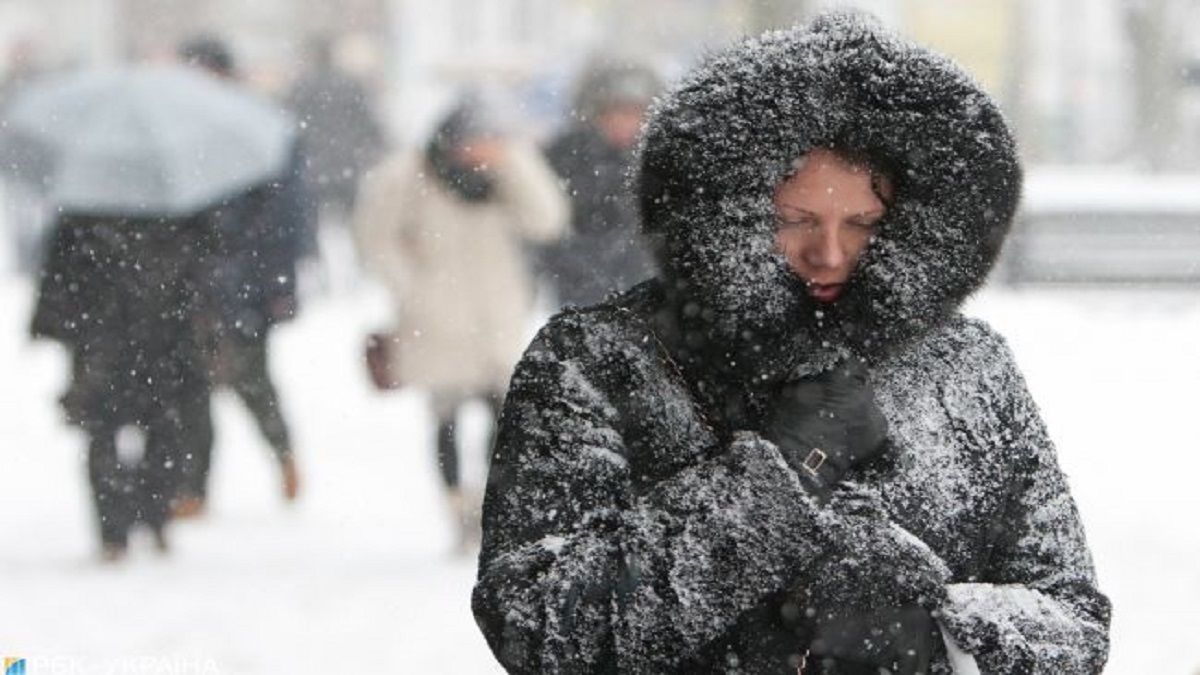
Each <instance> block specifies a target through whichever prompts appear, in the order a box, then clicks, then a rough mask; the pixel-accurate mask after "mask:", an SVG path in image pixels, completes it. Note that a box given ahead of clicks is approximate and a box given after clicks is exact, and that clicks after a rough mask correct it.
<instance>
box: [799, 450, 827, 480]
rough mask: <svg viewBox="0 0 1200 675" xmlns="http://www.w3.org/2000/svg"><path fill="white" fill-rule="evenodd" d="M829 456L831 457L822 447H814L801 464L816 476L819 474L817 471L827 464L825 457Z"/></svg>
mask: <svg viewBox="0 0 1200 675" xmlns="http://www.w3.org/2000/svg"><path fill="white" fill-rule="evenodd" d="M827 457H829V455H827V454H825V451H824V450H822V449H820V448H813V449H812V450H810V451H809V453H808V457H805V458H804V462H803V463H802V464H801V465H800V466H802V467H803V468H804V470H805V471H807V472H808V473H809V474H811V475H812V476H813V477H814V478H815V477H816V476H817V471H819V470H820V469H821V467H822V466H824V465H825V459H826V458H827Z"/></svg>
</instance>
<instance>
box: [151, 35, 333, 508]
mask: <svg viewBox="0 0 1200 675" xmlns="http://www.w3.org/2000/svg"><path fill="white" fill-rule="evenodd" d="M178 55H179V58H180V60H182V61H183V62H184V63H187V64H189V65H192V66H195V67H199V68H202V69H204V70H205V71H207V72H209V73H211V74H212V75H214V76H216V77H219V78H222V79H224V80H226V81H229V82H236V77H237V69H236V64H235V61H234V57H233V53H232V51H231V50H230V49H229V47H228V45H227V44H226V43H225V42H224V41H222V40H220V39H219V38H216V37H212V36H201V37H196V38H193V39H191V40H188V41H186V42H185V43H183V44H182V45H181V46H180V48H179V53H178ZM301 161H302V158H301V154H300V152H299V149H298V148H297V149H296V150H295V151H294V152H293V159H292V162H291V164H290V166H289V167H288V169H287V171H286V172H285V173H284V175H283V176H281V177H279V179H278V180H275V181H271V182H268V183H266V184H262V185H259V186H256V187H255V188H253V189H251V190H249V191H247V192H245V193H243V194H240V195H237V196H235V197H234V198H232V199H229V200H227V201H226V202H225V203H223V204H221V205H220V206H218V207H217V208H215V209H213V210H212V212H211V214H210V215H211V218H212V222H213V226H212V233H213V242H212V247H211V254H210V256H209V257H208V266H207V268H206V269H207V273H206V275H205V279H204V285H203V288H202V291H203V293H202V298H203V311H202V313H201V316H200V320H201V325H200V328H199V330H200V331H201V334H202V338H201V339H202V342H203V345H204V347H205V353H206V355H207V357H208V364H209V375H210V376H211V377H212V379H213V384H214V385H215V386H222V385H223V386H228V387H230V388H231V389H233V391H234V392H235V393H236V394H237V396H238V398H240V399H241V400H242V401H243V402H244V403H245V404H246V408H247V409H248V410H249V411H250V413H251V415H252V416H253V418H254V421H255V423H256V424H257V425H258V428H259V431H261V432H262V435H263V436H264V437H265V438H266V440H267V442H268V443H269V444H270V446H271V449H272V451H273V452H274V455H275V458H276V460H277V461H278V463H279V469H280V474H281V484H282V492H283V497H284V499H286V500H287V501H292V500H294V499H296V497H297V495H298V494H299V489H300V478H299V471H298V469H297V466H296V457H295V452H294V450H293V447H292V434H291V432H290V430H289V425H288V423H287V420H286V419H285V417H284V414H283V410H282V409H281V407H280V402H279V394H278V391H277V389H276V387H275V384H274V382H273V381H272V379H271V372H270V352H269V346H270V334H271V329H272V328H274V327H275V326H277V325H278V324H280V323H281V322H283V321H287V320H288V319H290V318H292V317H293V316H295V313H296V309H297V299H296V262H297V259H298V258H299V257H300V254H301V252H302V247H303V244H302V242H303V239H304V237H305V233H306V232H308V231H310V230H311V229H312V227H313V226H314V223H313V220H314V218H313V214H312V212H311V209H310V208H309V204H308V200H307V199H306V195H305V187H304V184H303V179H302V177H301V175H300V172H301ZM213 444H214V437H213V432H212V427H211V418H210V419H209V420H208V427H207V429H206V430H205V431H204V433H198V434H197V435H196V436H195V447H194V449H193V451H192V457H190V459H189V461H187V462H186V463H185V464H186V469H185V477H184V481H183V484H182V485H181V486H180V491H179V495H178V497H177V499H176V502H175V507H174V511H175V515H176V516H180V517H188V516H194V515H198V514H199V513H201V512H202V511H203V509H204V505H205V500H206V499H207V496H208V478H209V472H210V468H211V458H212V448H213Z"/></svg>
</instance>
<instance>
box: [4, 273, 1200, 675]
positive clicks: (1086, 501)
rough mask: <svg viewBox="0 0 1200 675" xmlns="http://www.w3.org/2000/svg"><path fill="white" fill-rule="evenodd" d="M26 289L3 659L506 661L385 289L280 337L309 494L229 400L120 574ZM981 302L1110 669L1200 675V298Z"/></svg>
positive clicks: (391, 665) (397, 668)
mask: <svg viewBox="0 0 1200 675" xmlns="http://www.w3.org/2000/svg"><path fill="white" fill-rule="evenodd" d="M31 300H32V293H31V289H30V288H29V286H28V285H27V283H26V282H25V281H22V280H17V279H15V278H13V277H4V278H3V280H2V281H0V306H3V307H4V308H5V312H4V313H3V315H0V372H2V373H3V380H4V382H3V385H2V388H0V485H2V486H3V487H2V489H0V540H2V541H3V547H2V548H0V656H21V657H24V658H26V659H27V660H28V663H29V670H28V673H29V674H30V675H34V674H37V675H41V674H42V673H59V672H61V673H93V672H95V673H106V672H116V673H122V672H138V673H150V672H153V673H326V672H347V673H379V672H411V673H482V672H496V671H498V667H497V666H496V665H495V664H494V663H493V661H492V659H491V656H490V654H489V652H488V650H487V647H486V645H485V644H484V642H483V640H482V638H481V636H480V635H479V632H478V630H477V629H476V627H475V625H474V622H473V620H472V618H471V615H470V612H469V608H468V602H469V593H470V588H471V585H472V581H473V577H474V573H475V568H474V561H473V560H465V559H455V558H453V557H452V556H451V555H450V554H449V549H450V538H449V535H448V532H447V530H448V528H447V521H446V518H445V515H444V513H443V510H442V504H441V502H440V500H439V494H438V491H437V489H436V486H437V483H436V480H435V478H436V474H435V467H434V464H433V457H432V453H431V451H430V450H428V449H427V448H428V447H429V442H428V436H429V434H430V433H431V429H430V427H429V423H428V422H427V420H426V419H425V416H424V408H423V405H422V401H421V399H420V398H419V397H418V396H417V395H416V394H412V393H408V392H405V393H402V394H399V395H394V396H389V397H380V396H377V395H376V394H374V393H373V392H372V391H371V390H370V389H369V385H368V383H367V379H366V375H365V372H364V369H363V367H362V366H361V365H360V363H359V361H358V356H359V350H360V347H361V344H360V343H361V340H362V337H363V336H364V334H365V333H366V332H367V331H368V330H370V329H372V328H375V327H376V326H377V324H378V323H379V320H380V318H381V316H382V309H383V303H382V297H381V295H379V294H378V293H377V292H376V291H375V290H374V289H368V290H365V291H362V292H359V293H352V294H341V295H334V296H326V297H324V298H321V299H318V300H315V301H312V302H310V303H309V305H308V306H307V307H306V308H304V311H303V312H302V315H301V317H300V318H299V319H298V320H297V321H296V322H294V323H292V324H290V325H287V326H286V327H284V328H282V329H281V330H280V331H279V332H278V334H277V336H276V343H275V345H274V347H275V352H274V354H273V359H274V361H273V366H274V368H275V372H276V374H277V376H278V378H279V382H280V386H281V389H282V395H283V397H284V403H285V404H286V409H287V412H288V413H289V414H290V416H291V419H292V420H293V423H294V425H295V428H296V433H297V436H298V439H299V442H298V444H297V445H298V452H299V459H300V461H301V468H302V471H303V478H304V479H305V483H304V493H303V495H302V498H301V501H300V503H299V504H298V505H297V506H296V507H294V508H288V507H286V506H285V505H284V504H283V502H282V500H281V498H280V497H279V494H278V492H279V490H278V486H277V484H276V483H277V476H276V473H275V471H274V465H273V463H272V460H271V457H270V454H269V452H268V450H267V447H266V445H265V443H264V442H263V441H262V440H261V438H260V437H259V436H258V435H257V432H256V431H255V430H254V429H253V428H252V426H251V423H250V417H249V415H248V414H247V413H246V412H245V411H244V409H242V408H241V407H240V403H239V402H237V401H236V400H235V399H234V398H233V397H232V395H230V394H222V395H221V397H220V398H219V399H218V404H217V406H216V415H217V426H218V448H217V451H216V455H215V458H214V463H215V467H214V475H213V486H214V488H213V495H212V499H211V508H210V511H209V513H208V515H207V516H206V517H205V518H204V519H202V520H200V521H197V522H187V523H183V524H180V525H177V526H175V527H174V529H173V530H172V532H171V534H172V542H173V545H174V550H173V552H172V553H171V554H170V556H168V557H165V558H163V557H159V556H157V555H156V554H154V553H153V552H152V550H151V548H150V545H149V542H148V541H144V542H139V541H135V545H134V548H133V551H132V555H131V559H130V560H128V561H127V563H126V564H124V565H121V566H115V567H105V566H101V565H100V564H99V563H98V562H97V561H96V555H95V554H96V550H95V547H96V540H95V535H94V533H93V532H92V530H91V527H92V522H91V518H92V516H91V513H90V508H91V507H90V504H89V502H88V492H87V484H86V481H85V474H84V468H83V458H82V455H81V453H82V437H81V436H80V435H78V434H77V432H75V431H74V430H71V429H68V428H67V427H65V426H64V425H63V424H61V423H60V421H59V414H58V410H57V407H56V405H55V398H56V396H57V395H58V393H59V392H60V389H61V388H62V385H63V382H64V378H65V371H66V363H65V358H64V353H63V352H62V351H61V350H60V349H59V348H58V347H57V346H56V345H53V344H50V343H37V344H31V343H29V342H28V341H27V340H26V338H25V337H24V331H25V325H26V322H27V319H28V313H29V309H30V303H31ZM968 311H969V313H972V314H975V315H977V316H981V317H984V318H986V319H988V320H989V321H991V322H992V323H993V325H994V326H996V327H997V328H998V329H999V331H1000V332H1001V333H1003V334H1004V335H1006V336H1007V337H1008V339H1009V341H1010V343H1011V345H1012V347H1013V349H1014V351H1015V352H1016V354H1017V358H1018V361H1019V363H1020V364H1021V366H1022V368H1023V369H1024V371H1025V373H1026V376H1027V378H1028V380H1029V385H1030V388H1031V389H1032V391H1033V394H1034V396H1035V398H1036V399H1037V400H1038V402H1039V403H1040V404H1041V406H1042V408H1043V412H1044V415H1045V417H1046V420H1047V423H1048V424H1049V427H1050V431H1051V435H1052V436H1053V438H1054V439H1055V441H1056V442H1057V444H1058V448H1059V452H1060V457H1061V461H1062V463H1063V465H1064V468H1065V470H1066V471H1067V473H1068V475H1069V476H1070V479H1071V483H1072V489H1073V491H1074V494H1075V496H1076V498H1077V500H1078V502H1079V505H1080V508H1081V511H1082V514H1083V518H1084V521H1085V523H1086V525H1087V527H1088V534H1089V537H1090V539H1091V544H1092V547H1093V551H1094V552H1095V556H1096V562H1097V566H1098V569H1099V575H1100V582H1101V587H1102V588H1103V589H1104V590H1105V591H1106V592H1107V593H1109V595H1110V597H1111V598H1112V600H1113V603H1114V608H1115V609H1114V620H1113V632H1112V655H1111V658H1110V661H1109V669H1108V671H1107V672H1110V673H1129V674H1134V673H1180V674H1184V675H1193V674H1194V673H1196V672H1200V670H1198V669H1200V644H1198V643H1197V642H1196V641H1195V640H1194V633H1195V630H1196V628H1197V627H1198V626H1200V571H1198V569H1197V566H1196V563H1195V561H1196V560H1197V559H1200V529H1198V528H1196V527H1195V526H1194V524H1193V522H1192V521H1193V519H1194V517H1195V514H1196V513H1200V490H1197V489H1196V487H1195V484H1194V481H1195V480H1196V470H1197V468H1200V459H1197V458H1196V456H1195V448H1196V447H1197V444H1196V439H1195V436H1196V434H1195V429H1194V427H1195V419H1196V401H1197V399H1196V394H1195V392H1196V391H1197V387H1198V386H1200V349H1197V343H1198V341H1200V294H1198V293H1196V292H1195V291H1190V292H1189V291H1184V290H1164V291H1151V290H1095V289H1081V290H1039V291H1025V292H1013V291H989V292H987V293H985V294H983V295H982V296H980V297H979V298H977V299H976V300H974V301H973V302H972V303H971V304H970V306H969V308H968ZM475 422H476V423H475V424H473V425H472V424H468V425H467V426H468V427H474V429H475V430H476V431H477V430H478V427H479V424H478V422H479V419H476V420H475ZM474 455H475V456H474V457H473V459H475V460H476V461H477V462H478V459H479V455H480V452H478V451H477V452H476V453H474ZM469 468H470V467H469ZM474 469H475V474H474V479H475V480H479V478H480V477H479V475H478V474H479V467H478V464H476V465H475V466H474Z"/></svg>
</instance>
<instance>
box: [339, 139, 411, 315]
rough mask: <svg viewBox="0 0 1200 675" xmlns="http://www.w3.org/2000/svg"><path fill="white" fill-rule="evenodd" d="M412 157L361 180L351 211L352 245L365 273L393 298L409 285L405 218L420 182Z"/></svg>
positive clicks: (386, 164) (391, 162) (387, 163)
mask: <svg viewBox="0 0 1200 675" xmlns="http://www.w3.org/2000/svg"><path fill="white" fill-rule="evenodd" d="M416 166H417V162H416V159H415V158H414V157H411V156H403V157H397V158H393V159H392V160H389V161H385V162H384V163H382V164H380V165H379V166H378V167H376V168H375V169H374V170H372V171H371V172H370V173H368V174H367V175H365V176H364V177H363V181H362V186H361V187H360V189H359V195H358V199H357V200H356V202H355V208H354V221H353V228H354V243H355V246H356V248H357V249H358V254H359V259H360V260H361V261H362V264H363V267H364V268H366V270H367V272H368V273H369V274H371V275H372V276H374V277H375V278H376V279H378V280H379V281H381V282H383V283H384V285H385V286H387V288H388V290H390V291H391V292H392V294H393V295H394V296H395V297H396V298H401V297H403V296H404V294H405V292H406V291H407V290H408V288H409V286H410V284H409V283H408V282H407V278H408V277H407V275H408V274H409V259H408V258H409V255H408V253H407V252H406V251H405V250H404V243H405V242H404V239H405V234H404V233H405V231H406V229H407V228H408V227H409V225H410V223H409V218H408V215H409V214H410V213H411V211H412V209H413V204H412V203H411V202H412V199H413V195H414V194H415V193H416V192H417V191H418V190H417V189H415V188H416V183H417V182H418V181H420V180H421V177H420V176H419V175H418V173H417V168H416Z"/></svg>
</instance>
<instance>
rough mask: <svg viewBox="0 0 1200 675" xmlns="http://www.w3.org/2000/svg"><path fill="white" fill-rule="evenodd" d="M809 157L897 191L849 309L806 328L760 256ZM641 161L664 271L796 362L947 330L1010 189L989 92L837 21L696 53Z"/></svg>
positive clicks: (788, 283) (994, 235) (1013, 196)
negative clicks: (842, 162)
mask: <svg viewBox="0 0 1200 675" xmlns="http://www.w3.org/2000/svg"><path fill="white" fill-rule="evenodd" d="M817 147H835V148H839V149H842V150H846V151H850V152H857V153H863V154H866V155H868V156H870V157H873V158H874V159H875V160H876V161H877V162H878V163H880V164H881V165H883V166H884V167H885V168H887V169H889V170H890V172H891V173H892V174H893V175H894V178H895V182H896V183H897V197H896V201H895V204H894V205H893V206H892V207H891V208H889V209H888V212H887V215H886V217H885V218H884V220H883V221H882V222H881V223H880V224H879V233H878V235H877V236H876V240H875V242H874V244H873V245H872V246H871V247H870V248H869V249H868V251H867V253H866V255H865V256H864V257H863V259H862V261H861V263H860V265H859V267H858V269H857V270H856V273H855V275H854V277H853V278H852V279H851V282H850V284H849V287H848V288H847V291H846V294H845V299H844V300H843V301H842V302H839V303H837V305H836V306H834V307H833V308H832V309H829V308H826V309H827V311H826V312H825V315H824V316H823V317H820V318H819V319H818V318H816V317H814V311H813V310H814V307H813V306H812V301H809V300H807V299H806V296H805V294H803V293H799V292H797V290H796V287H797V285H798V283H799V282H798V280H797V279H796V278H795V276H794V275H793V274H791V273H790V271H789V270H788V268H787V265H786V263H785V261H784V260H783V259H782V257H780V256H778V255H772V253H773V251H774V248H775V220H774V207H773V204H772V194H773V191H774V188H775V186H776V185H778V184H779V183H780V182H782V180H783V179H784V178H786V177H787V176H788V174H790V173H791V172H792V171H793V170H794V166H795V162H796V161H797V160H798V159H799V158H801V157H802V156H803V155H804V154H805V153H807V152H808V151H809V150H811V149H813V148H817ZM641 157H642V163H641V170H640V173H639V175H638V190H639V196H640V198H641V203H642V210H643V214H644V218H645V222H646V227H647V230H648V231H649V233H650V234H651V235H652V236H654V237H656V238H657V239H658V243H659V246H660V258H661V260H662V264H663V266H664V268H665V269H666V270H667V272H668V274H669V275H670V276H672V278H673V279H674V280H675V281H676V282H677V283H681V284H688V285H690V286H694V287H695V289H696V290H695V291H694V293H691V295H693V296H694V297H695V298H696V299H698V301H699V302H701V304H702V305H703V306H704V308H705V309H707V310H709V311H710V312H711V313H712V314H713V315H714V316H713V320H714V328H715V329H717V330H720V331H722V333H724V334H725V335H726V336H727V339H729V340H730V341H731V342H736V341H737V340H738V339H739V337H740V336H743V335H744V334H746V331H747V329H750V330H751V333H750V334H749V340H750V341H751V343H752V345H753V346H754V347H755V349H754V352H755V353H760V351H759V348H760V347H761V345H762V344H763V342H764V337H776V338H783V341H784V342H786V344H780V345H778V349H776V350H775V351H776V352H777V353H788V354H794V355H797V356H796V358H794V359H793V360H792V361H791V363H789V364H787V365H790V366H792V367H795V366H796V365H798V361H799V360H808V361H811V360H812V355H811V352H812V350H815V349H819V347H820V345H821V344H822V343H828V344H829V345H831V346H832V347H833V348H834V349H836V350H839V351H841V350H844V349H846V348H853V349H855V350H856V351H859V352H862V353H863V355H864V356H876V355H877V352H878V351H879V349H881V348H890V347H894V346H896V345H897V344H898V343H900V342H903V341H905V340H909V339H912V338H914V337H916V336H918V335H920V334H921V333H922V332H924V331H927V330H929V329H930V328H931V327H933V326H935V325H937V324H938V323H940V322H942V321H944V320H945V319H946V317H947V316H948V315H949V314H950V313H951V312H953V311H954V309H955V308H956V307H957V306H958V305H959V303H960V302H961V301H962V300H963V299H964V298H965V297H966V296H967V295H968V294H969V293H970V292H972V291H973V290H975V289H976V288H977V287H978V286H979V285H980V284H981V283H982V282H983V280H984V278H985V276H986V274H987V272H988V270H989V269H990V268H991V266H992V264H993V262H994V261H995V258H996V256H997V253H998V252H999V248H1000V244H1001V242H1002V240H1003V238H1004V236H1005V234H1006V233H1007V231H1008V227H1009V224H1010V223H1011V220H1012V215H1013V212H1014V210H1015V208H1016V204H1017V199H1018V196H1019V192H1020V183H1021V174H1020V168H1019V165H1018V163H1017V158H1016V151H1015V147H1014V143H1013V140H1012V137H1011V135H1010V134H1009V131H1008V129H1007V127H1006V125H1005V122H1004V120H1003V118H1002V117H1001V114H1000V112H999V110H998V109H997V107H996V105H995V103H994V102H993V101H992V100H991V99H990V98H989V97H988V96H987V94H985V93H984V92H982V91H981V90H980V89H979V88H978V87H977V86H976V85H975V84H974V83H973V82H972V81H971V80H970V78H969V77H968V76H967V75H965V74H964V73H963V72H962V71H960V70H959V69H958V68H957V67H955V66H954V65H953V64H952V63H950V62H948V61H946V60H945V59H944V58H942V57H940V56H937V55H935V54H932V53H930V52H928V51H925V50H923V49H919V48H915V47H914V46H912V45H910V44H907V43H904V42H902V41H900V40H899V39H897V38H895V37H894V36H892V35H889V34H887V33H885V32H884V31H882V30H880V29H879V28H878V27H877V26H875V25H873V24H872V23H871V22H870V21H868V20H866V19H864V18H862V17H859V16H854V15H844V14H833V15H829V16H826V17H823V18H821V19H819V20H818V21H816V22H815V23H814V24H813V25H812V26H811V27H810V28H809V29H808V30H803V31H801V30H793V31H789V32H775V33H768V34H766V35H764V36H762V37H761V38H758V39H756V40H752V41H750V42H748V43H746V44H745V45H742V46H741V47H739V48H737V49H732V50H729V51H727V52H725V53H723V54H720V55H717V56H715V57H714V58H712V59H710V60H709V61H708V62H707V63H706V64H705V65H704V66H703V67H701V68H699V69H697V70H696V71H694V72H693V73H692V74H691V76H690V77H688V78H687V79H686V80H685V81H684V82H683V83H682V84H681V86H680V87H679V88H678V89H677V90H676V91H675V92H674V93H673V94H672V95H671V96H669V97H667V98H665V99H664V100H663V101H661V102H660V103H659V105H657V107H656V108H655V109H654V110H653V114H652V117H651V119H650V122H649V124H648V126H647V129H646V133H645V137H644V141H643V148H642V153H641ZM798 323H799V324H800V325H801V326H803V327H804V328H805V329H806V330H796V324H798ZM780 331H785V332H786V335H780ZM776 355H777V354H770V355H768V356H769V357H771V358H772V359H773V358H774V357H775V356H776ZM805 355H807V356H805ZM745 356H746V355H745V354H743V357H745Z"/></svg>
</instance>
